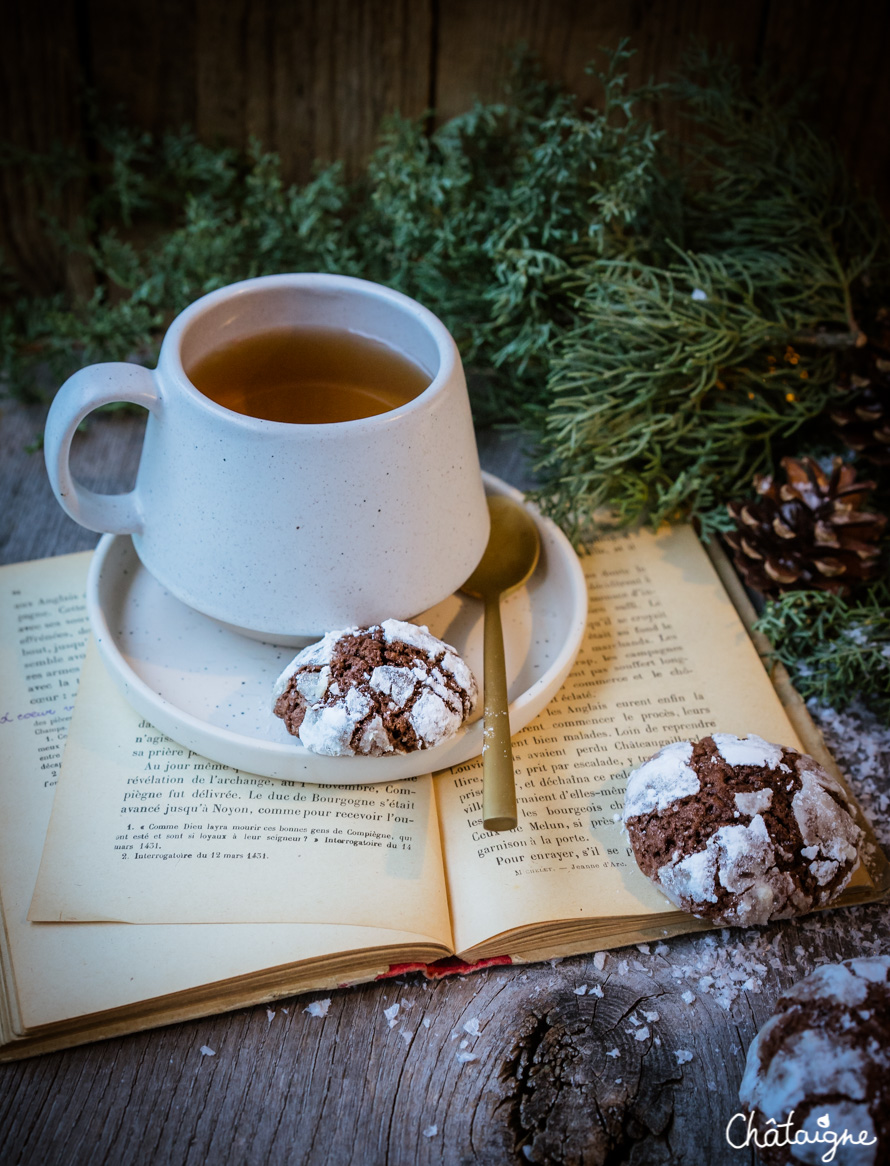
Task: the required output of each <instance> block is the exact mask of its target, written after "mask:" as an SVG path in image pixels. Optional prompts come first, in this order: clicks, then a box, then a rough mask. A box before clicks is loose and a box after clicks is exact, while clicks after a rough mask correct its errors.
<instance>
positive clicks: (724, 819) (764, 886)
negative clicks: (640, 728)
mask: <svg viewBox="0 0 890 1166" xmlns="http://www.w3.org/2000/svg"><path fill="white" fill-rule="evenodd" d="M624 822H625V825H626V826H627V832H628V834H629V836H630V841H631V845H632V847H633V852H634V856H635V858H636V860H637V863H638V865H639V867H640V869H641V870H642V872H643V873H644V874H645V875H646V876H647V877H648V878H649V879H651V880H652V882H654V883H655V884H656V886H658V888H659V889H660V890H661V891H663V892H664V894H665V895H667V897H668V898H669V899H670V900H671V902H673V903H675V904H676V905H677V906H678V907H681V908H682V909H683V910H684V911H690V912H691V913H692V914H693V915H697V916H699V917H700V918H704V919H710V920H712V921H713V922H714V923H718V924H722V925H723V926H742V927H746V926H749V925H751V924H762V923H769V922H770V921H771V920H772V919H785V918H789V917H791V916H793V915H802V914H804V913H806V912H807V911H812V910H813V909H814V908H816V907H824V906H826V905H827V904H828V903H830V902H831V900H832V899H834V898H835V897H836V896H837V895H838V894H839V893H840V892H841V891H842V890H843V889H844V887H845V886H846V885H847V883H848V882H849V881H850V878H851V877H852V875H853V872H854V870H855V869H856V867H857V866H858V865H859V845H860V842H861V840H862V831H861V830H860V829H859V827H858V826H857V825H856V822H855V821H854V819H853V815H852V807H851V805H850V802H849V800H848V798H847V795H846V792H845V791H844V789H843V788H842V787H841V786H840V785H839V784H838V782H837V781H835V779H834V778H833V777H831V776H830V775H829V774H828V773H826V772H825V770H824V769H823V768H822V767H821V766H820V765H818V764H817V763H816V762H815V761H814V760H813V759H812V757H808V756H807V755H806V754H804V753H798V752H797V750H796V749H788V748H784V747H783V746H781V745H771V744H769V743H768V742H767V741H764V740H763V739H762V738H760V737H756V736H754V735H749V736H747V737H735V736H733V735H732V734H730V733H714V734H713V736H710V737H703V738H702V740H700V741H678V742H675V743H674V744H672V745H668V746H666V747H665V748H664V749H661V750H660V751H659V752H658V753H656V754H655V756H654V757H651V758H650V759H649V760H648V761H646V762H645V763H644V764H643V765H641V766H640V768H639V769H637V770H636V771H635V772H634V773H632V774H631V776H630V778H629V780H628V783H627V792H626V795H625V804H624Z"/></svg>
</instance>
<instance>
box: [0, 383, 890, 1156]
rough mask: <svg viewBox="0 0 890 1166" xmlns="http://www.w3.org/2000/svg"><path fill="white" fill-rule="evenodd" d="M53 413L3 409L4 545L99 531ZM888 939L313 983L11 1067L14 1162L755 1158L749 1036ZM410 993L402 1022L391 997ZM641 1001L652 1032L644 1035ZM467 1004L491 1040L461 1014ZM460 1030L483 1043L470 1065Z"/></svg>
mask: <svg viewBox="0 0 890 1166" xmlns="http://www.w3.org/2000/svg"><path fill="white" fill-rule="evenodd" d="M44 416H45V408H43V407H40V406H27V407H26V406H22V405H14V404H11V403H9V402H5V403H2V404H0V561H2V562H15V561H18V560H20V559H30V558H39V557H42V556H48V555H56V554H61V553H64V552H67V551H74V550H82V549H84V548H87V547H91V546H93V545H94V543H95V541H96V539H97V536H95V535H92V534H90V533H89V532H88V531H85V530H83V529H81V528H80V527H79V526H77V525H75V523H73V522H72V521H71V520H70V519H68V518H67V517H66V516H65V515H64V514H63V513H62V511H61V510H60V508H59V507H58V506H57V505H56V503H55V501H54V500H53V498H52V497H51V494H50V490H49V486H48V484H47V482H46V478H45V473H44V469H43V459H42V456H41V454H40V453H39V452H37V453H28V452H26V449H25V447H26V446H27V445H28V444H29V443H31V442H32V441H33V440H34V439H35V438H36V437H37V436H38V435H39V434H40V433H41V432H42V426H43V419H44ZM140 442H141V421H140V420H139V418H136V417H133V416H129V415H123V414H117V415H110V416H105V417H102V418H99V419H96V420H94V421H93V422H91V424H90V427H89V429H88V431H87V432H86V433H85V434H83V435H81V436H80V437H79V438H78V446H79V448H78V450H77V453H76V468H77V473H78V476H79V477H81V478H82V479H83V480H84V481H86V482H87V483H88V484H90V485H92V486H93V487H94V488H97V489H101V490H120V489H123V488H127V487H128V484H129V483H128V482H127V480H126V477H127V471H126V470H122V467H129V473H130V474H131V476H132V474H133V473H134V471H135V466H136V465H137V463H138V456H139V449H140ZM480 447H481V451H482V460H483V464H484V466H485V468H487V469H490V470H492V471H493V472H494V473H497V474H499V475H500V476H501V477H504V478H506V479H507V480H510V481H513V482H515V483H516V484H517V485H520V486H522V485H524V484H527V482H526V481H525V480H524V473H525V470H524V467H523V462H522V458H521V456H520V454H519V452H518V450H517V447H516V443H515V442H512V441H509V440H504V439H501V438H499V437H498V436H497V435H492V434H482V435H480ZM862 731H863V730H862V729H861V727H860V737H859V741H861V740H862V737H861V733H862ZM830 743H831V744H832V746H833V747H834V751H835V754H836V756H838V760H839V762H840V764H841V765H842V767H844V768H846V769H847V770H848V772H849V773H850V776H851V778H852V779H853V784H854V788H857V789H860V788H861V786H860V785H859V784H858V782H861V781H865V782H866V783H869V782H872V783H874V780H875V779H877V780H878V781H880V780H881V776H880V775H879V774H876V773H875V772H874V770H873V769H872V771H871V772H870V773H868V772H865V771H864V770H863V769H862V767H861V766H860V767H859V771H858V772H857V768H856V763H855V757H856V754H857V750H856V747H855V746H856V742H855V741H854V742H853V743H852V745H851V744H850V743H849V742H848V743H847V747H846V751H845V749H844V748H839V747H838V746H837V743H835V742H830ZM888 760H890V759H888V757H887V756H884V758H883V762H884V765H885V768H886V764H887V762H888ZM887 778H888V775H887V773H886V771H885V773H884V775H883V781H884V782H885V783H886V782H887ZM885 788H886V784H885ZM870 789H871V790H873V789H874V784H872V785H868V784H866V793H867V792H868V791H869V790H870ZM883 805H884V807H885V810H884V817H883V820H881V818H880V817H876V815H875V812H874V809H875V806H877V807H878V808H879V807H880V799H879V800H878V801H877V802H875V806H873V813H872V817H873V821H874V824H875V826H876V827H877V828H878V831H879V833H881V832H882V831H883V835H884V837H885V838H886V837H887V830H888V826H890V814H887V813H886V805H887V799H886V798H884V800H883ZM879 812H880V810H879ZM887 951H890V908H888V906H887V905H886V904H876V905H871V906H868V907H861V908H856V909H846V910H844V911H836V912H833V913H828V914H826V915H819V916H813V917H811V918H809V919H806V920H804V921H802V922H801V923H800V924H799V925H793V924H788V923H785V924H782V925H777V926H773V927H768V928H766V929H763V930H751V931H738V930H736V931H724V932H715V933H713V934H708V935H701V936H696V937H690V938H683V937H681V938H675V939H671V940H669V941H668V942H666V943H664V944H659V945H657V946H656V945H650V946H649V947H648V948H645V947H644V948H642V949H637V948H636V947H631V948H626V949H622V950H619V951H616V952H614V953H610V954H609V955H607V956H606V957H605V960H604V961H603V957H602V956H600V957H599V958H598V959H595V958H594V957H592V956H590V957H587V956H579V957H574V958H571V959H565V960H562V961H561V962H555V963H554V964H552V965H551V964H549V963H545V964H540V965H532V966H524V967H523V966H518V967H508V968H505V967H497V968H492V969H488V970H485V971H481V972H476V973H474V974H472V975H469V976H465V977H461V976H456V977H452V978H448V979H444V980H439V981H435V982H427V981H426V980H425V979H424V978H423V977H421V976H420V975H411V976H407V977H404V978H402V979H398V980H392V981H388V982H379V983H375V984H370V985H366V986H364V987H357V988H351V989H343V990H340V991H337V992H333V993H331V994H330V995H331V1004H330V1009H329V1011H328V1013H327V1016H326V1017H324V1018H323V1019H322V1018H319V1017H315V1016H312V1015H310V1014H308V1013H307V1012H305V1011H304V1009H305V1008H306V1005H307V1004H308V1003H309V1001H310V1000H311V999H317V998H319V997H320V996H322V995H324V994H321V993H319V994H316V995H315V996H307V997H300V998H295V999H290V1000H284V1001H281V1002H280V1003H279V1004H278V1005H277V1006H276V1008H275V1009H274V1011H272V1010H271V1009H270V1010H268V1011H267V1009H266V1008H265V1007H256V1008H250V1009H246V1010H244V1011H240V1012H234V1013H230V1014H227V1015H223V1016H219V1017H216V1018H211V1019H208V1020H201V1021H195V1022H193V1023H188V1024H180V1025H176V1026H174V1027H169V1028H163V1029H156V1030H154V1031H152V1032H146V1033H143V1034H140V1035H136V1036H132V1037H127V1038H123V1039H117V1040H109V1041H105V1042H103V1043H100V1044H96V1045H91V1046H85V1047H82V1048H77V1049H73V1050H70V1051H68V1052H63V1053H58V1054H50V1055H46V1056H42V1057H38V1058H35V1059H33V1060H28V1061H21V1062H17V1063H15V1064H12V1065H5V1066H2V1067H0V1161H2V1162H3V1163H4V1164H5V1166H13V1164H19V1163H22V1164H29V1166H30V1164H34V1166H38V1164H40V1166H51V1164H54V1163H59V1164H65V1166H77V1164H81V1163H83V1164H87V1163H88V1164H89V1166H103V1164H109V1166H120V1164H126V1166H137V1164H140V1163H182V1164H186V1163H188V1164H195V1163H212V1164H213V1166H235V1164H238V1166H245V1164H251V1166H253V1164H255V1166H261V1164H262V1166H266V1164H270V1166H273V1164H274V1166H277V1164H285V1163H288V1164H290V1163H316V1164H320V1163H338V1164H339V1163H344V1164H345V1163H354V1164H355V1166H373V1164H376V1163H391V1164H400V1163H414V1162H419V1163H424V1162H429V1163H454V1164H457V1163H460V1164H461V1166H464V1164H466V1166H469V1164H470V1163H480V1164H484V1166H498V1164H500V1163H517V1162H525V1161H529V1162H542V1163H544V1162H546V1163H552V1164H560V1163H585V1164H594V1163H606V1162H608V1163H637V1164H639V1163H644V1164H647V1166H648V1164H661V1163H688V1164H690V1166H693V1164H694V1166H700V1164H704V1163H708V1164H710V1166H720V1164H723V1163H726V1164H727V1166H729V1164H732V1166H740V1164H741V1163H745V1162H748V1163H750V1162H751V1161H753V1153H752V1152H751V1151H749V1150H735V1149H732V1148H730V1146H729V1145H728V1144H727V1142H726V1140H725V1136H724V1131H725V1127H726V1124H727V1122H728V1121H729V1119H730V1118H731V1117H732V1115H733V1114H734V1113H736V1112H737V1111H738V1110H739V1109H740V1106H739V1103H738V1096H737V1091H738V1085H739V1081H740V1079H741V1076H742V1071H743V1068H744V1062H745V1052H746V1050H747V1047H748V1044H749V1042H750V1041H751V1039H752V1038H753V1036H754V1035H755V1033H756V1032H757V1030H758V1028H759V1027H760V1025H761V1024H762V1023H763V1022H764V1021H765V1020H766V1019H767V1017H768V1016H769V1015H770V1013H771V1011H772V1009H773V1005H774V1002H775V999H776V997H777V995H778V994H779V992H780V991H781V990H783V989H784V988H786V987H788V985H789V984H791V983H793V982H794V981H795V980H797V979H799V978H800V977H801V976H803V975H805V974H807V973H808V972H810V971H811V970H812V969H813V967H814V966H815V965H816V964H818V963H820V962H825V961H826V960H837V959H845V958H849V957H851V956H856V955H863V954H874V953H877V952H887ZM600 991H601V993H602V994H601V995H599V994H598V993H599V992H600ZM396 1002H398V1003H399V1004H400V1011H399V1017H400V1020H399V1023H398V1024H396V1025H394V1026H393V1027H390V1026H389V1024H388V1022H387V1019H386V1017H385V1016H384V1009H385V1008H388V1007H390V1006H391V1005H392V1004H394V1003H396ZM644 1012H645V1013H649V1014H650V1017H651V1019H647V1020H646V1021H645V1023H646V1026H647V1027H648V1028H649V1030H650V1035H649V1036H648V1037H647V1038H646V1039H645V1040H638V1039H635V1036H634V1032H635V1027H636V1028H638V1027H639V1025H636V1026H635V1021H640V1022H642V1021H643V1019H644V1018H643V1013H644ZM473 1020H476V1021H478V1027H479V1029H480V1035H479V1036H477V1037H473V1036H470V1035H469V1034H468V1033H467V1031H466V1030H465V1027H464V1026H465V1025H467V1024H468V1023H469V1022H471V1021H473ZM426 1021H429V1025H428V1026H426V1025H425V1022H426ZM474 1028H475V1025H473V1024H470V1029H471V1030H472V1029H474ZM461 1040H468V1041H469V1044H470V1046H471V1047H472V1051H473V1052H475V1053H476V1054H477V1055H478V1060H475V1061H472V1062H469V1063H466V1064H459V1063H458V1061H457V1059H456V1056H455V1053H456V1050H457V1049H458V1048H459V1047H460V1042H461ZM202 1046H203V1047H205V1048H209V1049H212V1050H213V1051H214V1054H215V1055H213V1056H210V1055H207V1054H202V1052H201V1049H202ZM615 1050H617V1055H610V1053H614V1051H615ZM678 1054H680V1055H678Z"/></svg>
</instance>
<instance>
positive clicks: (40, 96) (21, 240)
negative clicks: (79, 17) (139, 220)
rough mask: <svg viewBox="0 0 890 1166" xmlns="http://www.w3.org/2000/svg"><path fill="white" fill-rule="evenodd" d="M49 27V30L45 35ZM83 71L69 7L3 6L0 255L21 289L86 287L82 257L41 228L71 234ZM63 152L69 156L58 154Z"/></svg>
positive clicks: (81, 193) (82, 149) (79, 189)
mask: <svg viewBox="0 0 890 1166" xmlns="http://www.w3.org/2000/svg"><path fill="white" fill-rule="evenodd" d="M50 30H51V35H50ZM83 96H84V92H83V73H82V66H81V60H80V45H79V41H78V30H77V25H76V21H75V14H74V8H73V6H72V5H71V4H70V3H67V2H66V0H48V2H47V3H43V4H29V3H25V2H24V0H16V2H14V3H12V4H11V5H7V6H6V7H5V8H4V13H3V29H2V34H0V157H2V152H3V150H2V148H3V147H4V146H5V147H9V148H11V150H12V151H13V153H12V156H11V159H10V164H9V165H6V166H0V258H2V257H4V256H5V260H6V263H7V265H8V269H9V270H10V271H12V272H14V274H15V276H16V278H17V280H18V281H19V282H20V284H21V285H22V287H23V288H24V289H25V290H26V291H29V292H31V293H37V294H44V293H48V292H53V291H57V290H59V289H60V288H67V290H68V291H69V292H71V293H73V294H74V295H85V294H87V293H88V291H89V289H90V279H89V273H88V267H87V265H86V263H85V262H84V260H83V258H82V257H81V256H79V255H73V254H71V253H69V252H67V251H66V250H65V249H64V248H62V247H61V246H59V244H58V242H56V241H55V240H53V239H52V238H51V237H50V235H49V233H48V232H47V230H46V221H47V220H50V221H54V222H55V223H57V224H58V226H59V227H61V229H62V230H63V231H67V232H71V231H72V230H73V229H74V228H75V226H76V224H77V220H78V218H79V216H80V215H81V214H82V212H83V209H84V205H85V200H86V196H87V188H86V182H85V181H84V180H83V179H81V178H77V177H68V178H67V180H66V174H68V173H69V172H70V161H71V158H73V159H74V160H75V162H76V160H77V159H78V158H83V157H84V156H85V154H86V149H87V146H86V139H85V136H84V126H83V118H82V101H83ZM22 152H24V154H25V155H28V154H40V155H44V156H46V155H49V154H50V153H51V152H52V153H53V154H54V161H53V163H52V164H51V165H47V164H44V165H43V166H41V167H39V168H36V169H35V168H34V167H32V166H30V165H26V164H24V162H23V158H22ZM66 155H70V157H66Z"/></svg>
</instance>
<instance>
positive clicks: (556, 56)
mask: <svg viewBox="0 0 890 1166" xmlns="http://www.w3.org/2000/svg"><path fill="white" fill-rule="evenodd" d="M767 3H768V0H757V2H756V3H751V4H745V5H736V6H730V5H725V4H710V3H708V2H707V0H696V2H694V3H686V2H684V0H662V2H661V3H658V4H632V5H631V4H624V3H621V2H620V0H611V2H608V3H599V4H586V3H583V0H519V2H516V3H514V2H513V0H492V2H491V3H489V4H486V5H485V6H481V5H478V4H473V3H472V2H471V0H454V2H453V3H450V4H448V5H443V7H442V11H441V14H440V22H439V37H438V54H437V79H436V90H437V100H436V108H437V112H438V115H439V117H440V119H447V118H449V117H453V116H454V115H455V114H457V113H459V112H461V111H462V110H464V109H466V108H467V103H468V101H470V100H472V98H474V97H478V98H479V99H480V100H482V101H498V100H501V99H502V97H503V82H504V78H505V77H506V75H507V72H508V69H509V66H510V60H511V55H512V53H513V51H514V50H515V48H516V46H517V45H519V44H524V45H526V46H527V47H528V48H529V49H530V50H531V52H532V53H533V54H534V56H535V57H537V58H538V60H539V61H540V62H541V65H542V67H543V70H544V73H545V75H546V76H547V77H550V78H552V79H555V80H560V81H562V82H563V83H564V84H566V85H567V86H568V87H569V88H570V89H572V91H573V92H576V93H577V94H578V95H579V97H580V98H581V100H582V101H583V102H585V103H593V104H597V103H599V102H600V101H601V99H602V92H601V90H600V87H599V85H598V83H597V82H596V81H594V80H593V79H592V78H591V77H590V76H589V75H588V74H587V72H586V69H587V66H588V65H589V64H590V63H591V62H592V61H594V62H595V63H596V64H597V65H598V66H600V67H602V65H603V64H604V62H605V58H604V56H603V53H602V49H604V48H607V49H611V48H615V47H616V46H617V45H618V43H619V42H620V41H621V40H622V38H624V37H627V38H629V41H630V45H629V47H630V48H632V49H633V50H634V56H633V57H632V58H631V60H630V62H629V63H628V68H627V72H628V77H629V80H630V83H631V84H632V85H638V84H642V83H644V82H646V81H648V80H649V79H650V78H652V79H654V80H655V81H665V80H667V79H668V78H669V77H670V75H671V74H672V72H673V71H675V70H676V69H678V68H679V67H680V62H681V59H682V57H683V54H684V53H685V52H686V51H687V50H688V49H689V47H690V45H691V44H693V43H694V42H695V41H696V40H700V41H701V42H702V43H705V44H710V45H716V44H726V45H728V46H732V47H733V49H734V50H735V52H736V53H737V55H738V58H739V61H740V63H742V64H748V65H750V64H753V63H754V62H755V60H756V59H757V53H758V48H759V32H760V28H761V24H762V21H763V17H764V11H765V9H766V7H767ZM672 128H673V127H672Z"/></svg>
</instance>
